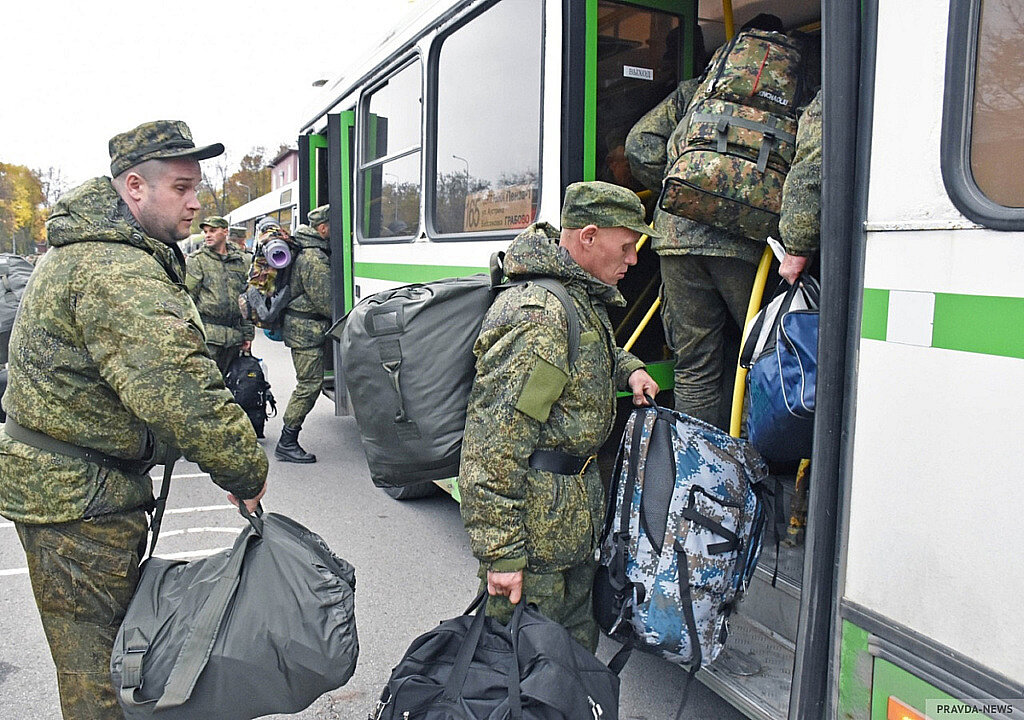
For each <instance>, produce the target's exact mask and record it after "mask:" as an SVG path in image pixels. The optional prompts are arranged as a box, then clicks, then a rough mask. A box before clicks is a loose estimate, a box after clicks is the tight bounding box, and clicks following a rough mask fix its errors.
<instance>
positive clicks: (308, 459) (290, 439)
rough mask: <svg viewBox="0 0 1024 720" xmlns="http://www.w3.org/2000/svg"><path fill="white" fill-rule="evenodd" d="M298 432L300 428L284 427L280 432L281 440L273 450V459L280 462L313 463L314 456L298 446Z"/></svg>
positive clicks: (314, 460)
mask: <svg viewBox="0 0 1024 720" xmlns="http://www.w3.org/2000/svg"><path fill="white" fill-rule="evenodd" d="M299 430H301V428H297V427H288V426H287V425H285V426H284V428H282V430H281V439H280V440H278V442H277V447H275V448H274V457H276V458H277V459H278V460H280V461H282V462H293V463H315V462H316V455H314V454H313V453H308V452H306V451H305V450H303V449H302V446H301V445H299Z"/></svg>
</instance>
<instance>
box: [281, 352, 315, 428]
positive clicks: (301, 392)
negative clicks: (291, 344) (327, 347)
mask: <svg viewBox="0 0 1024 720" xmlns="http://www.w3.org/2000/svg"><path fill="white" fill-rule="evenodd" d="M292 365H294V366H295V390H293V391H292V396H291V398H290V399H289V400H288V409H286V410H285V411H284V424H285V425H287V426H288V427H302V421H303V420H305V419H306V416H307V415H309V411H310V410H312V409H313V406H314V405H315V404H316V400H317V398H318V397H320V392H321V391H322V390H323V387H324V351H323V348H322V347H315V348H292Z"/></svg>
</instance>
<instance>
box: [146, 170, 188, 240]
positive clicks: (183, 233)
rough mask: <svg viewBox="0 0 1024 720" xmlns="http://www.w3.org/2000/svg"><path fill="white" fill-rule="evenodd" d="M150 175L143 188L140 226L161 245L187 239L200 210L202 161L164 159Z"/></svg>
mask: <svg viewBox="0 0 1024 720" xmlns="http://www.w3.org/2000/svg"><path fill="white" fill-rule="evenodd" d="M151 174H152V177H146V178H144V179H145V183H144V184H143V185H142V186H141V187H140V197H139V201H138V217H137V219H138V221H139V224H140V225H142V229H143V230H145V231H146V234H147V235H149V236H150V237H152V238H155V239H156V240H160V241H161V242H165V243H172V242H177V241H178V240H184V239H185V238H187V237H188V236H189V228H191V227H192V220H193V219H195V216H196V213H198V212H199V208H200V206H199V199H198V198H197V197H196V187H197V186H198V185H199V182H200V181H201V180H202V174H201V173H200V172H199V162H198V161H197V160H193V159H190V158H174V159H171V160H164V161H162V162H160V163H158V164H157V168H156V171H155V172H153V173H151Z"/></svg>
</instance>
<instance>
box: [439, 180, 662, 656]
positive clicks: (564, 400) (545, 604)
mask: <svg viewBox="0 0 1024 720" xmlns="http://www.w3.org/2000/svg"><path fill="white" fill-rule="evenodd" d="M561 219H562V230H561V231H558V230H556V229H555V228H553V227H551V226H550V225H548V224H547V223H537V224H534V225H531V226H530V227H528V228H526V230H524V231H523V232H522V233H521V234H520V235H519V236H518V237H516V239H515V240H513V241H512V244H511V245H509V248H508V251H507V253H506V255H505V273H506V275H508V277H509V278H510V279H512V280H518V279H529V278H533V277H548V278H554V279H556V280H558V281H559V282H561V283H562V284H563V285H564V286H565V288H566V289H567V290H568V292H569V295H570V296H571V297H572V302H573V304H574V305H575V307H576V311H577V313H578V315H579V321H580V347H579V356H578V357H577V359H576V362H575V363H574V364H573V366H572V367H569V366H568V357H567V354H568V330H567V317H566V311H565V308H564V306H563V305H562V303H561V302H560V301H559V300H558V299H557V298H556V297H555V296H554V295H552V294H551V293H550V292H549V291H548V290H547V289H545V288H544V287H542V286H540V285H538V284H535V283H528V284H526V285H516V286H513V287H511V288H509V289H507V290H504V291H503V292H502V293H501V294H499V295H498V297H497V299H496V300H495V301H494V304H493V305H492V306H491V308H490V310H489V311H488V312H487V316H486V317H485V319H484V322H483V326H482V328H481V330H480V337H479V338H478V339H477V341H476V345H475V346H474V348H473V352H474V353H475V354H476V357H477V362H476V369H477V375H476V379H475V381H474V383H473V390H472V393H471V394H470V400H469V409H468V415H467V418H466V435H465V438H464V440H463V444H462V465H461V468H460V470H459V489H460V491H461V493H462V504H461V511H462V519H463V521H464V523H465V526H466V531H467V532H468V533H469V539H470V546H471V547H472V550H473V554H474V555H475V556H476V558H477V559H478V560H479V561H480V576H481V579H482V581H483V583H484V585H485V586H486V587H487V590H488V592H489V593H490V594H491V595H498V596H503V597H496V598H494V599H493V600H492V601H491V602H489V603H488V606H487V612H488V614H491V615H495V616H497V617H499V618H500V619H501V620H502V621H505V622H507V621H508V620H509V618H510V616H511V614H512V605H513V604H515V603H518V602H521V601H522V600H524V599H525V600H526V601H528V602H532V603H536V604H537V605H538V607H539V608H540V610H541V612H543V613H544V614H545V615H547V616H548V617H550V618H551V619H553V620H555V621H556V622H560V623H562V624H563V625H564V626H565V627H566V628H567V629H568V630H569V632H570V633H571V634H572V636H573V637H574V638H576V640H578V641H579V642H580V643H581V644H582V645H584V646H585V647H587V648H589V649H590V650H591V651H593V650H594V649H595V648H596V647H597V640H598V628H597V624H596V623H595V622H594V616H593V611H592V609H591V604H592V603H591V587H592V585H593V581H594V571H595V569H596V565H595V562H594V550H595V548H596V545H597V541H598V536H599V535H600V532H601V521H602V515H603V512H604V491H603V487H602V484H601V477H600V474H599V473H598V468H597V463H595V462H593V460H594V457H595V455H596V453H597V450H598V448H599V447H601V445H602V443H604V441H605V440H606V439H607V437H608V434H609V433H610V432H611V429H612V423H613V422H614V419H615V396H616V390H619V389H623V390H624V389H629V390H630V391H632V393H633V402H634V404H636V405H643V404H646V401H645V400H644V395H645V394H647V395H651V396H652V397H653V396H654V395H655V394H656V393H657V391H658V386H657V384H656V383H655V382H654V380H653V379H651V376H650V375H648V374H647V372H646V370H644V369H643V367H644V364H643V362H641V361H640V360H638V359H637V358H636V357H634V356H633V355H630V354H629V353H628V352H626V351H625V350H622V349H621V348H619V347H616V346H615V338H614V334H613V332H612V326H611V323H610V321H609V320H608V312H607V310H606V306H607V305H614V306H622V305H625V304H626V301H625V300H624V299H623V297H622V295H621V294H620V293H619V291H618V290H617V289H616V287H615V286H616V284H617V283H618V282H619V280H621V279H622V278H623V276H625V274H626V271H627V270H628V269H629V267H630V266H631V265H634V264H636V243H637V240H639V239H640V235H641V234H642V233H644V232H650V231H649V229H648V228H647V227H646V225H645V224H644V210H643V206H642V205H641V204H640V200H639V198H637V196H636V195H635V194H634V193H633V192H632V191H630V190H627V189H625V188H623V187H619V186H617V185H611V184H609V183H604V182H589V183H574V184H572V185H570V186H569V187H568V188H567V189H566V191H565V200H564V203H563V206H562V218H561ZM652 234H653V233H652Z"/></svg>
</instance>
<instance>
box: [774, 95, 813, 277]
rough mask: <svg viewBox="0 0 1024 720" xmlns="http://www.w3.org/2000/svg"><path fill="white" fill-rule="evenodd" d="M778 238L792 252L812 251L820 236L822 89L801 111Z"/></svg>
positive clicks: (785, 189) (806, 252)
mask: <svg viewBox="0 0 1024 720" xmlns="http://www.w3.org/2000/svg"><path fill="white" fill-rule="evenodd" d="M779 239H780V240H781V241H782V244H783V246H784V247H785V248H786V252H788V253H790V254H791V255H802V256H805V257H806V256H808V255H812V254H813V253H814V252H816V251H817V249H818V244H819V242H820V239H821V91H820V90H819V91H818V93H817V94H816V95H815V96H814V98H813V99H812V100H811V102H810V103H808V104H807V107H806V108H805V109H804V111H803V114H802V115H800V126H799V129H798V130H797V133H796V157H795V158H794V159H793V166H792V167H791V168H790V169H789V174H788V175H787V176H786V184H785V185H784V186H783V188H782V212H781V217H780V218H779Z"/></svg>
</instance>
